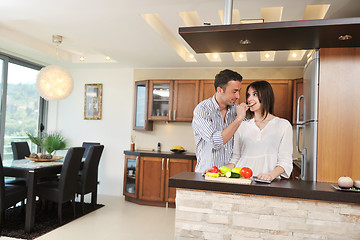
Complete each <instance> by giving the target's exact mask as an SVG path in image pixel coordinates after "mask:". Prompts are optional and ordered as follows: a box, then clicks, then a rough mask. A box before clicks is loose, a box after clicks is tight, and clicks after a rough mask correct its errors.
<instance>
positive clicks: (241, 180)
mask: <svg viewBox="0 0 360 240" xmlns="http://www.w3.org/2000/svg"><path fill="white" fill-rule="evenodd" d="M205 180H206V181H212V182H221V183H232V184H245V185H250V183H251V179H250V178H227V177H209V176H207V175H205Z"/></svg>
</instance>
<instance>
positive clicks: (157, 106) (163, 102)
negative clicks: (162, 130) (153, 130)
mask: <svg viewBox="0 0 360 240" xmlns="http://www.w3.org/2000/svg"><path fill="white" fill-rule="evenodd" d="M149 85H150V87H149V89H150V90H149V98H148V119H149V120H163V121H170V120H171V119H172V116H171V114H172V111H173V107H172V104H173V97H174V94H173V88H174V81H170V80H150V84H149Z"/></svg>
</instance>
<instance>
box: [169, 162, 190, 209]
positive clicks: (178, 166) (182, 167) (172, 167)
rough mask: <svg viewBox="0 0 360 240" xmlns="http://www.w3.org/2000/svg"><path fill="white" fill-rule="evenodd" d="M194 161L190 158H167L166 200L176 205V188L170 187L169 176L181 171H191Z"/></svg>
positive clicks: (170, 204)
mask: <svg viewBox="0 0 360 240" xmlns="http://www.w3.org/2000/svg"><path fill="white" fill-rule="evenodd" d="M191 171H192V161H191V160H188V159H178V158H167V159H166V174H165V175H166V176H165V201H166V202H168V203H169V206H175V197H176V188H172V187H169V178H170V177H172V176H175V175H176V174H178V173H181V172H191Z"/></svg>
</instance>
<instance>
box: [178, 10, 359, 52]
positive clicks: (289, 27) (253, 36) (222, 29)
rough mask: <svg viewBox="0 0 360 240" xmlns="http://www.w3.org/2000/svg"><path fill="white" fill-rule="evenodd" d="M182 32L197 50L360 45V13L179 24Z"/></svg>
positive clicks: (280, 48)
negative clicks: (196, 25)
mask: <svg viewBox="0 0 360 240" xmlns="http://www.w3.org/2000/svg"><path fill="white" fill-rule="evenodd" d="M179 34H180V35H181V36H182V38H183V39H184V40H185V41H186V42H187V43H188V44H189V45H190V47H191V48H192V49H193V50H194V51H195V52H196V53H214V52H216V53H220V52H247V51H270V50H302V49H318V48H341V47H360V17H356V18H341V19H326V20H300V21H286V22H268V23H253V24H230V25H213V26H211V25H210V26H198V27H180V28H179ZM339 38H342V39H347V40H340V39H339ZM240 42H241V43H240Z"/></svg>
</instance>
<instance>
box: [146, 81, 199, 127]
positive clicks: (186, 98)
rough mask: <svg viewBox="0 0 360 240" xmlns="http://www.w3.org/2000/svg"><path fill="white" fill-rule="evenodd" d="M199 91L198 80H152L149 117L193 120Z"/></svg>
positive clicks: (164, 119) (178, 120)
mask: <svg viewBox="0 0 360 240" xmlns="http://www.w3.org/2000/svg"><path fill="white" fill-rule="evenodd" d="M198 93H199V81H197V80H151V81H150V94H149V112H148V119H149V120H163V121H177V122H191V121H192V116H193V111H194V108H195V107H196V105H197V104H198V102H199V99H198Z"/></svg>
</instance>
